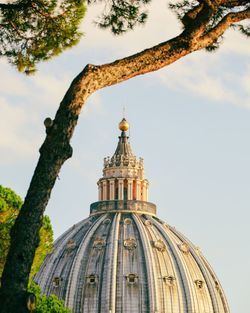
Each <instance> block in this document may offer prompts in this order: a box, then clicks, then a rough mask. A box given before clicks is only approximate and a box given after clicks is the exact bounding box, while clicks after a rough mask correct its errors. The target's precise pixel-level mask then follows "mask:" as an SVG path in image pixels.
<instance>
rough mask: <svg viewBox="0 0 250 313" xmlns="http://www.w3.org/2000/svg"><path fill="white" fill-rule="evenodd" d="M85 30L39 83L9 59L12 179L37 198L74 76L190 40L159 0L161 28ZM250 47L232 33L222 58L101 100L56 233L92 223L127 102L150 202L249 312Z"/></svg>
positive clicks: (56, 215) (156, 13)
mask: <svg viewBox="0 0 250 313" xmlns="http://www.w3.org/2000/svg"><path fill="white" fill-rule="evenodd" d="M96 12H97V8H93V9H91V10H89V12H88V13H87V18H86V20H85V22H84V24H83V25H82V29H83V31H84V32H85V33H86V35H85V37H84V38H83V40H82V41H81V43H80V44H79V45H78V46H77V47H76V48H74V49H72V50H70V51H67V52H66V53H64V54H63V55H62V56H60V57H58V58H56V59H54V60H53V61H50V62H48V63H45V64H41V65H40V66H39V71H38V73H37V74H36V76H34V77H25V76H23V75H21V74H18V73H17V72H16V71H15V70H14V69H13V68H11V67H10V66H9V65H8V64H7V63H6V62H5V61H4V60H2V61H1V63H0V68H1V78H2V81H1V85H0V131H1V136H0V174H1V175H0V178H1V180H0V183H1V184H2V185H4V186H9V187H11V188H13V189H14V190H15V191H16V192H17V193H19V194H20V195H21V196H22V197H24V196H25V193H26V190H27V188H28V185H29V182H30V179H31V176H32V173H33V171H34V168H35V165H36V162H37V159H38V149H39V147H40V145H41V144H42V141H43V139H44V136H45V130H44V126H43V120H44V119H45V118H46V117H47V116H50V117H52V118H53V116H54V114H55V112H56V109H57V108H58V104H59V102H60V100H61V99H62V97H63V95H64V93H65V92H66V89H67V87H68V85H69V83H70V82H71V81H72V79H73V78H74V76H76V74H78V72H79V71H80V70H81V69H82V68H83V67H84V66H85V65H86V64H87V63H94V64H102V63H104V62H109V61H113V60H115V59H117V58H120V57H123V56H126V55H128V54H130V53H133V52H136V51H140V50H141V49H144V48H147V47H150V46H151V45H154V44H157V43H158V42H160V41H162V40H166V39H169V38H171V37H172V36H174V35H176V34H178V32H179V24H178V22H177V21H176V19H175V17H174V15H172V14H171V13H170V12H168V11H167V8H166V3H165V1H163V0H159V1H158V3H157V5H156V4H154V5H153V7H152V15H151V18H150V20H149V23H148V24H147V25H146V26H145V27H144V28H140V29H138V30H137V31H135V32H133V33H130V34H128V35H126V36H122V37H121V38H115V37H113V36H112V35H110V34H109V33H108V32H103V31H101V30H98V29H97V28H96V27H95V26H94V25H93V24H92V21H93V16H94V14H96ZM249 55H250V46H249V42H247V40H246V39H244V37H242V36H241V35H238V34H237V33H233V32H228V33H227V36H226V38H225V40H224V43H223V45H222V47H221V48H220V50H219V51H218V52H217V53H212V54H208V53H206V52H197V53H194V54H193V55H190V56H187V57H185V58H184V59H182V60H179V61H178V62H176V63H175V64H173V65H171V66H169V67H167V68H165V69H163V70H161V71H158V72H155V73H152V74H148V75H144V76H141V77H137V78H134V79H132V80H130V81H127V82H124V83H122V84H120V85H117V86H113V87H110V88H107V89H104V90H101V91H99V92H97V93H96V94H94V95H93V96H91V97H90V99H89V100H88V102H87V104H86V107H85V108H84V110H83V112H82V115H81V117H80V119H79V123H78V126H77V129H76V132H75V134H74V138H73V140H72V145H73V148H74V155H73V157H72V159H71V160H69V161H68V162H66V164H65V165H64V167H63V169H62V171H61V173H60V180H58V181H57V182H56V186H55V188H54V190H53V193H52V197H51V201H50V203H49V205H48V209H47V210H46V213H47V214H48V215H49V216H50V217H51V219H52V223H53V227H54V232H55V237H57V236H59V235H60V234H61V233H62V232H63V231H65V230H66V229H67V228H68V227H70V226H71V225H72V224H74V223H76V222H78V221H79V220H81V219H83V218H84V217H86V216H87V215H88V213H89V205H90V203H92V202H95V201H96V200H97V186H96V182H97V180H98V179H99V177H101V175H102V165H103V157H105V156H108V155H112V154H113V152H114V150H115V147H116V144H117V136H118V135H119V132H118V128H117V124H118V122H119V121H120V119H121V118H122V108H123V106H125V107H126V117H127V119H128V120H129V122H130V124H131V130H130V135H131V136H130V138H131V140H130V141H131V145H132V148H133V151H134V153H135V154H136V155H137V156H138V157H139V156H141V157H143V158H144V162H145V174H146V177H147V178H148V179H149V181H150V193H149V197H150V201H151V202H154V203H155V204H156V205H157V207H158V216H159V217H160V218H162V219H164V220H165V221H166V222H168V223H169V224H171V225H173V226H175V227H176V228H177V229H178V230H180V231H181V232H182V233H183V234H185V235H186V236H187V237H188V238H189V239H190V240H191V241H193V242H194V243H195V244H196V245H198V246H199V247H201V250H202V251H203V253H204V255H205V256H206V257H207V259H208V260H209V262H210V263H211V264H212V266H213V268H214V270H215V271H216V273H217V275H218V277H219V279H220V281H221V283H222V285H223V287H224V289H225V292H226V295H227V298H228V301H229V304H230V307H231V311H232V313H246V312H247V309H246V308H249V301H248V297H249V292H250V290H249V289H250V288H249V279H250V269H249V268H250V267H249V264H250V252H249V238H250V229H249V219H250V214H249V210H250V197H249V190H250V166H249V160H250V145H249V137H250V122H249V121H250V65H249V64H250V63H249Z"/></svg>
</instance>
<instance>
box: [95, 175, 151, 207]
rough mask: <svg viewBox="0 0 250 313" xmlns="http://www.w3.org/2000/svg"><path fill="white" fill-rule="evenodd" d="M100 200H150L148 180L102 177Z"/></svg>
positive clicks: (99, 191)
mask: <svg viewBox="0 0 250 313" xmlns="http://www.w3.org/2000/svg"><path fill="white" fill-rule="evenodd" d="M97 184H98V201H106V200H137V201H148V186H149V184H148V181H147V180H146V179H144V180H142V181H140V180H136V179H130V178H111V179H100V180H99V181H98V183H97Z"/></svg>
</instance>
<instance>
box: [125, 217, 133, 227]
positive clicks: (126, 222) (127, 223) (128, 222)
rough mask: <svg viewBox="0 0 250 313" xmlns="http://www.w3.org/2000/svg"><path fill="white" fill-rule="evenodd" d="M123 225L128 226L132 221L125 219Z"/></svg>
mask: <svg viewBox="0 0 250 313" xmlns="http://www.w3.org/2000/svg"><path fill="white" fill-rule="evenodd" d="M124 224H126V225H130V224H132V220H131V218H125V220H124Z"/></svg>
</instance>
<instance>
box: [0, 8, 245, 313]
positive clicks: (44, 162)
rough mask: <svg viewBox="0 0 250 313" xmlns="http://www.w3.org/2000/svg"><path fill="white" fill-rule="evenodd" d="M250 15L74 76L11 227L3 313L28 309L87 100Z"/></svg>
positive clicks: (160, 65)
mask: <svg viewBox="0 0 250 313" xmlns="http://www.w3.org/2000/svg"><path fill="white" fill-rule="evenodd" d="M199 14H200V13H198V15H199ZM246 16H247V17H249V11H248V13H244V17H242V16H241V17H237V16H236V13H235V14H233V13H232V14H231V15H230V16H227V17H225V18H224V19H223V20H222V21H221V22H220V24H219V25H217V27H216V28H215V29H214V30H211V31H210V32H209V33H207V34H204V32H203V30H204V25H203V24H202V22H200V21H199V22H198V23H197V24H196V26H195V27H194V26H193V27H190V28H189V29H188V30H184V31H183V32H182V34H180V35H179V36H177V37H175V38H173V39H171V40H169V41H166V42H163V43H160V44H159V45H157V46H155V47H152V48H150V49H147V50H144V51H142V52H140V53H137V54H135V55H132V56H129V57H126V58H124V59H120V60H117V61H115V62H113V63H110V64H104V65H100V66H96V65H91V64H89V65H87V66H86V67H85V68H84V69H83V71H82V72H81V73H80V74H79V75H78V76H77V77H76V78H75V79H74V80H73V82H72V83H71V86H70V87H69V89H68V91H67V92H66V94H65V96H64V98H63V100H62V102H61V103H60V106H59V109H58V111H57V113H56V116H55V119H54V120H53V122H51V123H46V125H47V127H46V133H47V136H46V138H45V141H44V143H43V144H42V146H41V148H40V158H39V161H38V164H37V166H36V169H35V172H34V175H33V177H32V180H31V183H30V186H29V189H28V192H27V196H26V198H25V201H24V204H23V206H22V209H21V211H20V214H19V216H18V218H17V220H16V223H15V225H14V227H13V229H12V231H11V246H10V250H9V254H8V258H7V261H6V265H5V269H4V272H3V276H2V288H1V290H0V304H1V305H0V313H7V312H8V313H16V312H19V313H22V312H28V311H27V308H26V305H25V297H26V289H27V284H28V279H29V273H30V269H31V265H32V262H33V258H34V254H35V250H36V248H37V246H38V242H39V229H40V227H41V222H42V216H43V213H44V210H45V208H46V206H47V203H48V201H49V198H50V194H51V191H52V188H53V186H54V184H55V181H56V179H57V177H58V174H59V171H60V169H61V167H62V165H63V163H64V162H65V161H66V160H67V159H68V158H70V157H71V156H72V148H71V146H70V140H71V137H72V135H73V132H74V129H75V127H76V124H77V120H78V116H79V114H80V112H81V109H82V108H83V106H84V104H85V103H86V100H87V98H88V97H89V96H90V95H91V94H92V93H94V92H95V91H96V90H99V89H101V88H104V87H107V86H111V85H115V84H117V83H120V82H123V81H125V80H128V79H130V78H132V77H134V76H137V75H142V74H146V73H149V72H153V71H156V70H158V69H160V68H163V67H165V66H167V65H169V64H171V63H173V62H175V61H176V60H178V59H180V58H182V57H184V56H185V55H187V54H189V53H191V52H193V51H196V50H199V49H202V48H205V47H207V46H208V45H210V44H212V43H213V42H214V40H215V39H217V38H218V37H219V36H221V35H222V34H223V33H224V31H225V30H226V29H227V28H228V27H229V26H230V25H231V24H232V23H234V22H236V21H238V20H241V19H243V18H246ZM203 22H204V20H203Z"/></svg>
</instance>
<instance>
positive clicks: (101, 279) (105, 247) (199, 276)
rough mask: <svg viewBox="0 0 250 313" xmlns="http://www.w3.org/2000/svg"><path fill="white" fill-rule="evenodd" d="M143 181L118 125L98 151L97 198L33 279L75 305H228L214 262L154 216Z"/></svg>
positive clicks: (105, 312) (152, 310) (87, 309)
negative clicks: (104, 152)
mask: <svg viewBox="0 0 250 313" xmlns="http://www.w3.org/2000/svg"><path fill="white" fill-rule="evenodd" d="M148 186H149V183H148V181H147V180H146V179H145V178H144V166H143V160H142V159H139V160H137V159H136V157H135V156H134V155H133V153H132V150H131V147H130V144H129V141H128V137H127V135H126V133H125V132H124V131H122V135H121V136H120V137H119V142H118V146H117V149H116V152H115V154H114V155H113V157H112V158H105V159H104V169H103V177H102V178H101V179H100V180H99V181H98V190H99V199H98V200H99V201H97V202H95V203H92V204H91V206H90V215H89V217H88V218H87V219H85V220H83V221H81V222H79V223H78V224H76V225H74V226H72V227H71V228H70V229H69V230H68V231H66V232H65V233H64V234H63V235H62V236H61V237H60V238H59V239H57V241H56V242H55V245H54V250H53V252H52V253H51V254H50V255H49V256H47V257H46V259H45V261H44V263H43V265H42V267H41V269H40V271H39V273H38V274H37V275H36V276H35V281H36V282H37V283H38V284H39V285H40V286H41V287H42V290H43V292H44V293H45V294H46V295H49V294H52V293H53V294H56V295H57V296H58V297H59V298H60V299H64V300H65V305H66V306H67V307H69V308H71V309H72V312H74V313H80V312H84V313H142V312H143V313H144V312H145V313H146V312H147V313H229V308H228V305H227V301H226V298H225V295H224V292H223V290H222V287H221V285H220V283H219V281H218V279H217V277H216V275H215V273H214V271H213V269H212V268H211V266H210V265H209V263H208V262H207V260H206V259H205V258H204V256H203V255H202V253H201V251H200V249H198V248H197V247H196V246H195V245H194V244H192V243H191V242H190V241H189V240H188V239H187V238H186V237H185V236H183V235H182V234H181V233H180V232H179V231H177V230H176V229H175V228H174V227H171V226H170V225H168V224H167V223H165V222H163V221H162V220H160V219H159V218H158V217H157V215H156V206H155V205H154V204H153V203H150V202H148Z"/></svg>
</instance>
